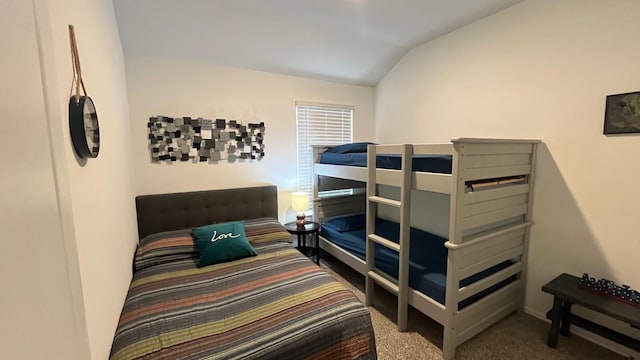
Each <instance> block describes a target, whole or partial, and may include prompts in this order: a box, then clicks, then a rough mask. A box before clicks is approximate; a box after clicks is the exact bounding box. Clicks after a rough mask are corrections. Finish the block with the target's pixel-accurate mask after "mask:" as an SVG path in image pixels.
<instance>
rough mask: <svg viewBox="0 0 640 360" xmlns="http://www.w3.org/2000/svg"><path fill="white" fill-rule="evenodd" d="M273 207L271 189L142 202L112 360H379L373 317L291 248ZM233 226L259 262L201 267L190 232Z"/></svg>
mask: <svg viewBox="0 0 640 360" xmlns="http://www.w3.org/2000/svg"><path fill="white" fill-rule="evenodd" d="M276 204H277V191H276V188H275V186H265V187H254V188H242V189H229V190H213V191H204V192H190V193H178V194H163V195H147V196H139V197H137V198H136V207H137V214H138V231H139V235H140V237H141V240H140V244H139V246H138V250H137V251H136V254H135V256H134V275H133V279H132V281H131V285H130V288H129V291H128V294H127V297H126V300H125V304H124V306H123V310H122V314H121V316H120V320H119V323H118V327H117V329H116V333H115V337H114V341H113V345H112V349H111V356H110V358H111V359H113V360H116V359H117V360H120V359H328V358H330V359H375V358H376V351H375V340H374V334H373V329H372V326H371V320H370V315H369V311H368V309H367V308H366V307H365V306H364V305H363V304H362V303H360V302H359V300H358V299H357V298H356V297H355V295H354V294H353V293H352V292H351V291H349V290H348V289H346V288H345V287H344V286H343V285H342V284H340V283H339V282H337V281H336V280H335V279H333V278H332V277H331V276H330V275H329V274H328V273H326V272H325V271H323V270H322V269H320V268H319V267H318V266H316V265H315V264H314V263H313V262H312V261H310V260H309V259H308V258H306V257H305V256H303V255H302V254H300V253H299V252H298V251H297V250H296V249H295V248H294V247H292V246H291V244H290V242H289V240H290V235H289V233H288V232H287V231H286V230H285V229H284V228H283V227H282V225H281V224H280V223H278V221H277V220H276V219H275V218H276V217H277V205H276ZM235 220H242V221H243V225H244V231H245V232H246V236H247V238H248V240H249V242H250V243H251V245H252V247H253V248H254V249H255V252H256V255H255V256H249V257H245V258H242V259H238V260H233V261H227V262H222V263H218V264H215V265H210V266H204V267H198V258H199V255H198V249H197V247H196V246H195V245H194V240H193V238H192V237H191V230H190V229H191V228H193V227H197V226H200V225H206V224H212V223H218V224H220V225H224V224H226V223H227V222H229V221H235Z"/></svg>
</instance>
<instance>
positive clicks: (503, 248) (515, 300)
mask: <svg viewBox="0 0 640 360" xmlns="http://www.w3.org/2000/svg"><path fill="white" fill-rule="evenodd" d="M538 143H539V140H514V139H482V138H460V139H453V140H451V143H449V144H413V145H410V144H403V145H369V146H368V157H367V165H368V166H367V167H366V168H364V167H354V166H343V165H328V164H320V163H319V160H318V159H319V157H320V154H321V153H322V152H323V151H324V150H326V149H327V148H328V146H313V152H314V159H316V161H315V164H314V176H313V178H314V187H313V189H314V190H313V197H314V217H315V218H316V220H317V221H319V222H322V221H323V220H324V219H327V218H331V217H335V216H339V215H341V214H350V213H354V212H358V211H360V212H365V210H366V214H367V215H366V219H367V220H366V233H367V239H366V261H362V260H361V259H359V258H358V257H356V256H354V255H353V254H351V253H348V252H346V251H345V250H343V249H342V248H340V247H339V246H337V245H335V244H333V243H332V242H330V241H328V240H327V239H325V238H324V237H322V236H321V237H320V247H321V248H322V249H323V250H325V251H326V252H328V253H329V254H331V255H333V256H334V257H336V258H337V259H339V260H341V261H342V262H344V263H345V264H347V265H349V266H350V267H352V268H353V269H355V270H356V271H358V272H360V273H361V274H363V275H365V277H366V303H367V305H372V304H373V288H374V283H378V284H379V285H381V286H382V287H384V288H385V289H387V290H389V291H390V292H392V293H394V294H396V295H397V296H398V319H397V325H398V330H399V331H404V330H405V329H406V327H407V313H408V305H411V306H413V307H414V308H416V309H418V310H419V311H421V312H422V313H424V314H425V315H427V316H429V317H430V318H432V319H433V320H435V321H437V322H438V323H440V324H442V325H443V326H444V338H443V348H442V351H443V356H444V358H445V359H446V360H449V359H453V358H454V356H455V349H456V347H457V346H458V345H460V344H462V343H463V342H465V341H467V340H468V339H470V338H471V337H473V336H475V335H476V334H478V333H480V332H481V331H483V330H484V329H486V328H487V327H489V326H490V325H492V324H494V323H495V322H497V321H498V320H500V319H502V318H503V317H505V316H506V315H508V314H510V313H512V312H514V311H521V310H522V308H523V307H524V295H525V280H526V269H527V249H528V241H529V228H530V226H531V224H532V222H531V219H530V218H531V206H532V195H533V186H534V180H535V164H536V150H537V145H538ZM376 155H401V157H402V158H401V163H402V167H401V170H391V169H382V168H376V161H375V159H376ZM413 155H451V156H452V160H453V166H452V173H451V174H440V173H430V172H418V171H412V169H411V166H412V165H411V164H412V163H411V161H412V160H411V159H412V156H413ZM514 176H520V177H522V178H523V181H521V182H520V183H514V184H506V185H504V186H487V187H486V188H484V189H483V188H478V189H477V190H474V191H469V187H468V185H469V184H470V183H477V182H482V181H483V180H485V179H492V180H494V179H499V178H509V177H514ZM364 184H366V191H365V190H364V188H363V186H364ZM378 185H390V186H394V187H399V188H400V198H399V200H398V199H389V198H385V197H383V196H381V195H379V192H378ZM340 188H352V189H355V190H353V191H354V195H351V196H338V197H320V196H319V194H320V192H322V191H326V190H335V189H340ZM412 189H414V190H419V191H430V192H436V193H442V194H447V195H449V197H450V207H449V231H448V241H447V242H446V243H445V246H446V247H447V248H448V259H447V280H446V297H445V304H444V305H442V304H440V303H439V302H437V301H435V300H434V299H432V298H430V297H429V296H427V295H425V294H423V293H422V292H420V291H418V290H415V289H413V288H411V287H409V285H408V282H409V281H408V279H409V229H410V226H411V224H410V219H411V216H410V212H411V191H412ZM380 204H383V205H389V206H392V207H396V208H398V209H399V212H400V214H399V219H400V221H399V223H400V237H399V244H396V243H394V242H392V241H390V240H388V239H385V238H382V237H380V236H377V235H375V234H374V233H375V218H376V216H377V214H378V206H379V205H380ZM374 243H378V244H381V245H383V246H386V247H389V248H391V249H394V250H395V251H397V252H398V253H399V271H398V274H399V276H398V280H396V279H392V278H390V277H389V276H387V275H386V274H384V273H382V272H381V271H379V270H377V269H376V268H375V267H374V263H375V259H374V251H373V248H374ZM506 260H511V261H512V262H513V263H512V264H511V265H510V266H508V267H507V268H505V269H503V270H500V271H498V272H496V273H494V274H492V275H490V276H488V277H485V278H483V279H482V280H479V281H477V282H474V283H472V284H471V285H468V286H464V287H460V286H459V284H460V280H462V279H465V278H467V277H469V276H472V275H474V274H476V273H479V272H481V271H483V270H485V269H487V268H489V267H492V266H494V265H496V264H499V263H502V262H504V261H506ZM514 276H515V277H516V280H515V281H512V282H510V283H509V284H508V285H506V286H503V287H501V288H500V289H498V290H496V291H494V292H492V293H490V294H488V295H486V296H484V297H482V298H481V299H480V300H478V301H475V302H473V303H472V304H471V305H468V306H466V307H464V308H463V309H461V310H458V303H459V302H460V301H463V300H465V299H468V298H469V297H471V296H473V295H475V294H478V293H480V292H482V291H484V290H486V289H488V288H490V287H492V286H494V285H496V284H498V283H500V282H502V281H503V280H506V279H509V278H512V277H514Z"/></svg>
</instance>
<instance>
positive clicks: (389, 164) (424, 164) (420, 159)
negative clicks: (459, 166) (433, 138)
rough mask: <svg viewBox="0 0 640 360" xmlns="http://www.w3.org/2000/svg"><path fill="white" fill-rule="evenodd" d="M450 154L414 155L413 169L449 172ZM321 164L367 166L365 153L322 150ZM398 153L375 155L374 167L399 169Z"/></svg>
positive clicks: (400, 159)
mask: <svg viewBox="0 0 640 360" xmlns="http://www.w3.org/2000/svg"><path fill="white" fill-rule="evenodd" d="M452 161H453V160H452V157H451V155H414V156H413V158H412V159H411V165H412V170H413V171H426V172H433V173H440V174H451V166H452V165H451V164H452ZM320 163H321V164H334V165H349V166H367V153H366V152H364V153H347V154H336V153H330V152H324V153H322V154H321V155H320ZM401 163H402V158H401V157H400V155H378V156H376V167H379V168H383V169H396V170H398V169H400V165H401Z"/></svg>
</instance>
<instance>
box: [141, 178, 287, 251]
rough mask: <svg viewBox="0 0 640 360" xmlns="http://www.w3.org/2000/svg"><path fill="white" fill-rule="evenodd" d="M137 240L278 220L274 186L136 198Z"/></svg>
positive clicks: (276, 197)
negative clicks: (249, 221) (207, 227)
mask: <svg viewBox="0 0 640 360" xmlns="http://www.w3.org/2000/svg"><path fill="white" fill-rule="evenodd" d="M136 211H137V213H138V236H139V238H140V239H142V238H144V237H145V236H147V235H149V234H153V233H157V232H161V231H169V230H179V229H188V228H192V227H194V226H202V225H207V224H213V223H214V222H224V221H233V220H246V219H255V218H259V217H264V216H269V217H273V218H276V219H277V218H278V190H277V187H276V186H275V185H269V186H258V187H250V188H235V189H224V190H209V191H193V192H184V193H173V194H159V195H141V196H137V197H136Z"/></svg>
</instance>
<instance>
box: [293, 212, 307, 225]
mask: <svg viewBox="0 0 640 360" xmlns="http://www.w3.org/2000/svg"><path fill="white" fill-rule="evenodd" d="M306 222H307V221H306V220H305V215H304V213H298V214H297V215H296V225H298V227H304V224H306Z"/></svg>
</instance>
